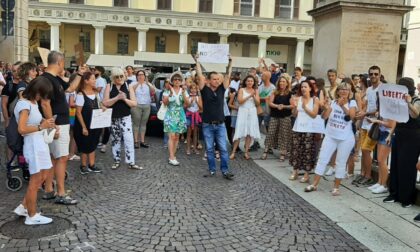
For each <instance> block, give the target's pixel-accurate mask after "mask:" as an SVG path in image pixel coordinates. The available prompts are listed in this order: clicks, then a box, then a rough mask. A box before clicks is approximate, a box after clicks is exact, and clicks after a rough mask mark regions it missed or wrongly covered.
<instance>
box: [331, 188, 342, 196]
mask: <svg viewBox="0 0 420 252" xmlns="http://www.w3.org/2000/svg"><path fill="white" fill-rule="evenodd" d="M331 194H332V196H338V195H340V190H338V188H334V189H333V190H332V192H331Z"/></svg>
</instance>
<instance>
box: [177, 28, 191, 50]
mask: <svg viewBox="0 0 420 252" xmlns="http://www.w3.org/2000/svg"><path fill="white" fill-rule="evenodd" d="M178 33H179V53H180V54H186V53H188V34H189V33H190V32H188V31H178Z"/></svg>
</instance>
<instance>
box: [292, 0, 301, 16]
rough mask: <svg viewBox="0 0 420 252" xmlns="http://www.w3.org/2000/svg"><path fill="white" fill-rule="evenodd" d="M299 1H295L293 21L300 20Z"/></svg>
mask: <svg viewBox="0 0 420 252" xmlns="http://www.w3.org/2000/svg"><path fill="white" fill-rule="evenodd" d="M299 4H300V1H299V0H295V1H294V5H295V6H294V7H293V19H299Z"/></svg>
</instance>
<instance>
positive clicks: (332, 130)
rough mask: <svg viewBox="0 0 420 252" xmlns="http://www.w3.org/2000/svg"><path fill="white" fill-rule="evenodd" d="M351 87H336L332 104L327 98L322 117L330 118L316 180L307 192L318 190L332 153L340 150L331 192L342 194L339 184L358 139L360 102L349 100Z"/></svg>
mask: <svg viewBox="0 0 420 252" xmlns="http://www.w3.org/2000/svg"><path fill="white" fill-rule="evenodd" d="M350 88H351V86H350V84H348V83H341V84H340V85H339V86H338V87H337V92H336V93H335V100H334V101H333V102H332V103H331V105H329V104H328V102H326V103H325V104H324V111H323V113H322V117H323V118H324V119H327V118H328V123H327V127H326V131H325V137H324V141H323V142H322V146H321V151H320V153H319V158H318V163H317V165H316V168H315V179H314V182H313V184H311V185H309V186H307V187H306V188H305V192H312V191H316V189H317V187H318V184H319V181H320V179H321V177H322V176H323V175H324V173H325V170H326V168H327V164H328V162H329V161H330V158H331V156H332V155H333V154H334V152H335V151H337V155H336V172H335V182H334V189H333V190H332V195H333V196H337V195H339V194H340V192H339V190H338V188H339V186H340V183H341V180H342V179H343V178H345V177H346V163H347V159H348V158H349V155H350V153H351V150H352V149H353V147H354V143H355V139H354V134H353V130H352V125H351V124H352V120H353V118H354V117H355V115H356V109H357V104H356V101H355V100H350Z"/></svg>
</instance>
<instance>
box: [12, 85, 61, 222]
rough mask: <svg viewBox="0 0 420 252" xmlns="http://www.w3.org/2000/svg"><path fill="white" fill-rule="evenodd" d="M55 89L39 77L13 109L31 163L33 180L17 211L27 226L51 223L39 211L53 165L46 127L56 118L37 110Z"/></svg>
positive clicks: (29, 164)
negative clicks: (42, 190)
mask: <svg viewBox="0 0 420 252" xmlns="http://www.w3.org/2000/svg"><path fill="white" fill-rule="evenodd" d="M51 92H52V90H51V87H50V85H44V83H43V82H42V81H40V80H39V79H35V80H33V81H32V82H31V83H30V84H29V85H28V87H27V88H26V89H25V91H24V92H23V98H24V99H21V100H19V101H18V102H17V103H16V107H15V110H14V115H15V118H16V120H17V122H18V131H19V134H21V135H23V137H24V144H23V155H24V156H25V160H26V162H27V163H28V168H29V173H30V174H31V179H30V181H29V185H28V189H27V191H26V195H25V197H24V198H23V201H22V204H20V205H19V206H18V207H17V208H16V209H15V210H14V212H15V213H16V214H17V215H19V216H25V217H26V220H25V224H26V225H40V224H48V223H51V222H52V219H51V218H48V217H44V216H42V215H41V214H39V213H37V212H36V201H37V194H38V190H39V188H40V187H41V185H42V183H44V181H45V179H46V177H47V173H48V172H49V169H51V168H52V163H51V158H50V150H49V148H48V144H47V143H45V141H44V136H43V133H42V130H43V129H48V128H53V127H55V125H54V119H53V118H51V119H47V120H45V119H43V118H42V115H41V112H40V111H39V109H38V102H39V101H40V100H41V99H44V98H46V97H48V94H50V93H51Z"/></svg>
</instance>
